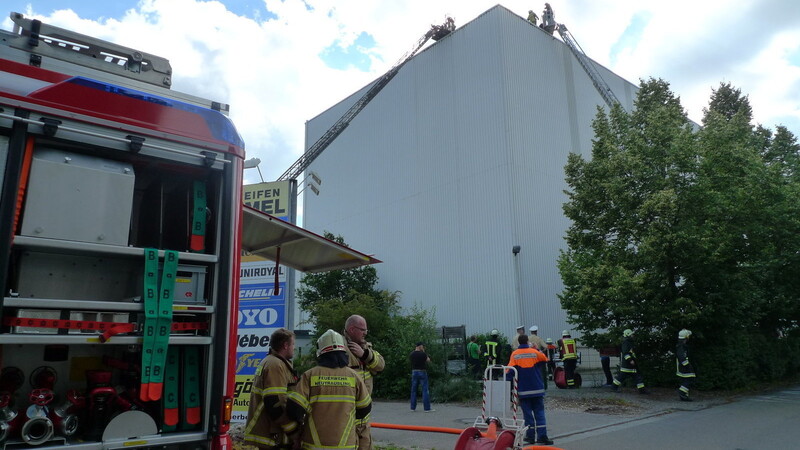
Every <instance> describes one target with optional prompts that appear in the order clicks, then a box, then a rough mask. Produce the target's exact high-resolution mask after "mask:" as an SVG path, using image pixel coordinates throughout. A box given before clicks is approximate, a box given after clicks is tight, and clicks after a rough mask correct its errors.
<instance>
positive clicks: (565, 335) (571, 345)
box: [558, 330, 578, 389]
mask: <svg viewBox="0 0 800 450" xmlns="http://www.w3.org/2000/svg"><path fill="white" fill-rule="evenodd" d="M558 353H559V354H560V355H561V361H562V362H563V363H564V378H565V380H566V382H567V389H574V388H576V387H577V385H576V384H575V369H576V368H577V367H578V344H577V343H576V342H575V339H574V338H573V337H572V335H571V334H570V331H569V330H564V331H562V332H561V339H559V340H558Z"/></svg>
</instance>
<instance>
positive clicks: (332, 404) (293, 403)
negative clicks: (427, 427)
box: [286, 330, 372, 450]
mask: <svg viewBox="0 0 800 450" xmlns="http://www.w3.org/2000/svg"><path fill="white" fill-rule="evenodd" d="M317 348H318V350H317V364H318V365H317V366H316V367H313V368H311V369H309V370H308V371H306V372H305V373H304V374H303V375H302V376H301V377H300V381H299V382H298V383H297V385H296V386H295V388H294V390H293V391H291V392H290V393H289V396H288V401H287V404H286V412H287V414H288V415H289V417H290V418H292V419H294V420H296V421H297V422H298V423H302V424H303V427H302V431H301V436H300V442H301V444H302V448H304V449H307V450H334V449H348V450H355V449H356V448H358V435H357V434H356V423H357V422H358V421H359V420H362V419H364V418H365V417H367V416H368V415H369V412H370V410H371V409H372V399H371V398H370V395H369V392H367V386H366V385H365V384H364V380H362V379H361V377H360V376H359V375H358V374H357V373H356V372H355V371H354V370H353V369H351V368H349V367H347V353H346V351H345V348H346V346H345V344H344V338H343V337H342V335H341V334H339V333H337V332H335V331H333V330H328V331H326V332H325V333H323V335H322V336H320V338H319V341H317Z"/></svg>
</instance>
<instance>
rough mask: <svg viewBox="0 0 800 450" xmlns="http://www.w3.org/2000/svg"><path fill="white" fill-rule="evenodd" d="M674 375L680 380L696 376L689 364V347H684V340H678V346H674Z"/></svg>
mask: <svg viewBox="0 0 800 450" xmlns="http://www.w3.org/2000/svg"><path fill="white" fill-rule="evenodd" d="M675 375H677V376H679V377H681V378H692V377H695V376H696V375H695V374H694V367H692V364H691V363H690V362H689V346H688V345H686V339H678V345H676V346H675Z"/></svg>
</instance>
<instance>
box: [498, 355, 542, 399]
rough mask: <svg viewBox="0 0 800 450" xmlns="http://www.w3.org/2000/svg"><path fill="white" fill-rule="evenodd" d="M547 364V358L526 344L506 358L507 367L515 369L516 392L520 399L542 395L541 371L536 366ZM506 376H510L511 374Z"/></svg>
mask: <svg viewBox="0 0 800 450" xmlns="http://www.w3.org/2000/svg"><path fill="white" fill-rule="evenodd" d="M546 362H547V356H545V354H544V353H542V352H540V351H539V350H537V349H535V348H531V347H530V346H528V345H527V344H523V345H520V346H519V348H518V349H516V350H514V352H513V353H511V356H510V357H509V358H508V365H509V366H512V367H514V368H516V369H517V392H518V394H519V396H520V398H526V397H541V396H543V395H544V380H543V379H542V371H541V369H540V368H539V367H536V365H537V364H542V363H546ZM507 376H509V377H510V376H511V372H509V374H508V375H507Z"/></svg>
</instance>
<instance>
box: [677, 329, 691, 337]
mask: <svg viewBox="0 0 800 450" xmlns="http://www.w3.org/2000/svg"><path fill="white" fill-rule="evenodd" d="M691 335H692V332H691V331H689V330H687V329H686V328H684V329H682V330H681V331H679V332H678V339H686V338H688V337H689V336H691Z"/></svg>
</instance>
